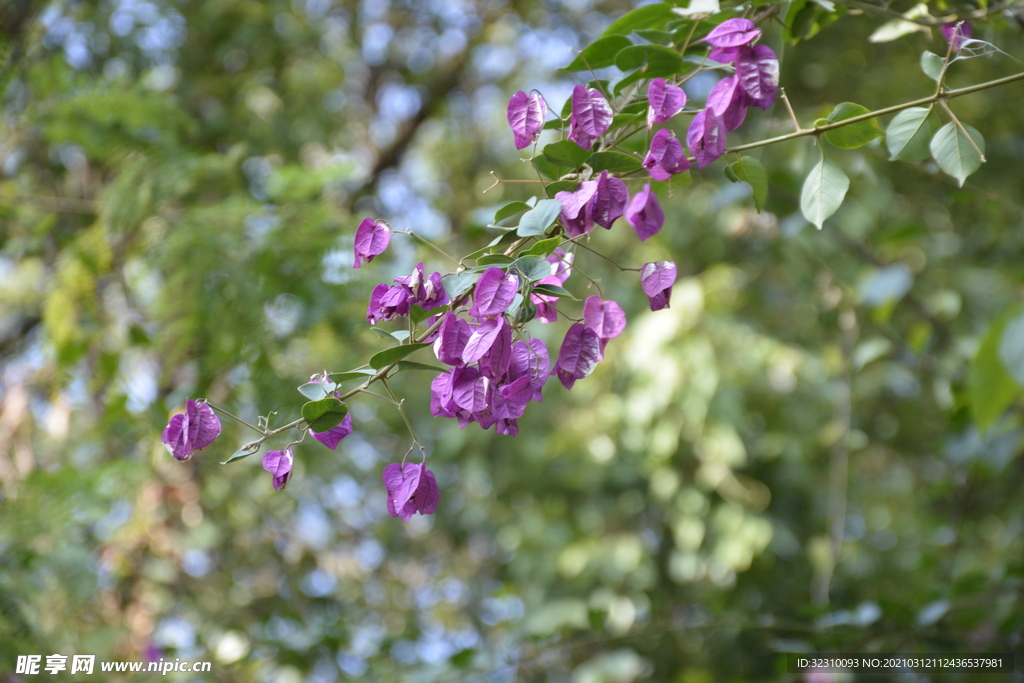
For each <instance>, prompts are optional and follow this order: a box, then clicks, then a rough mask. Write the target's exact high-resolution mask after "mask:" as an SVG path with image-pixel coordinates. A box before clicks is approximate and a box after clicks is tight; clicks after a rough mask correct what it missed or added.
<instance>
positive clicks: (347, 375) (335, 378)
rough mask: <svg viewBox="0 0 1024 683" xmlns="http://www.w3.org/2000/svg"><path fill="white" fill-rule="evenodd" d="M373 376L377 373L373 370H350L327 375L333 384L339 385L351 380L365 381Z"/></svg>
mask: <svg viewBox="0 0 1024 683" xmlns="http://www.w3.org/2000/svg"><path fill="white" fill-rule="evenodd" d="M375 374H377V373H376V372H374V371H373V370H371V369H369V368H365V369H363V370H350V371H349V372H335V373H333V374H330V375H328V377H329V378H330V380H331V381H332V382H334V383H335V384H341V383H342V382H347V381H349V380H352V379H366V378H367V377H369V376H370V375H375Z"/></svg>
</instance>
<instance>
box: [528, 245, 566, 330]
mask: <svg viewBox="0 0 1024 683" xmlns="http://www.w3.org/2000/svg"><path fill="white" fill-rule="evenodd" d="M570 255H571V254H570ZM536 284H538V285H558V286H559V287H560V286H562V284H563V283H562V280H560V279H559V278H558V276H557V275H548V276H547V277H545V278H541V279H540V280H538V281H537V283H536ZM530 301H532V302H533V303H534V305H535V306H537V320H539V321H541V322H542V323H553V322H555V321H556V320H558V311H557V310H555V302H556V301H558V297H557V296H553V295H551V294H540V293H538V292H531V293H530Z"/></svg>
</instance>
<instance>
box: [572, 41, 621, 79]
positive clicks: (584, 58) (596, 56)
mask: <svg viewBox="0 0 1024 683" xmlns="http://www.w3.org/2000/svg"><path fill="white" fill-rule="evenodd" d="M632 44H633V43H632V42H630V40H629V38H627V37H626V36H624V35H614V36H606V37H604V38H598V39H597V40H595V41H594V42H593V43H591V44H590V45H588V46H586V47H585V48H583V51H582V52H580V54H578V55H577V56H576V59H574V60H572V63H571V64H570V65H569V66H567V67H565V68H564V69H562V71H567V72H568V71H589V70H591V69H603V68H605V67H606V66H611V65H612V64H614V63H615V55H616V54H618V52H619V50H621V49H622V48H624V47H629V46H630V45H632Z"/></svg>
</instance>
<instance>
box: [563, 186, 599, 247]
mask: <svg viewBox="0 0 1024 683" xmlns="http://www.w3.org/2000/svg"><path fill="white" fill-rule="evenodd" d="M596 194H597V181H596V180H588V181H586V182H583V183H580V186H579V187H577V188H576V191H575V192H567V191H563V192H556V193H555V199H557V200H558V201H560V202H562V212H561V213H560V214H559V218H560V219H561V221H562V225H563V226H564V227H565V234H566V235H568V236H569V237H578V236H580V235H582V234H583V233H585V232H590V231H591V230H593V229H594V220H593V217H592V216H591V215H590V212H589V211H588V210H587V207H588V205H589V204H590V200H592V199H593V198H594V196H595V195H596Z"/></svg>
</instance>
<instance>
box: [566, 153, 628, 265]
mask: <svg viewBox="0 0 1024 683" xmlns="http://www.w3.org/2000/svg"><path fill="white" fill-rule="evenodd" d="M628 201H629V190H627V189H626V183H624V182H622V181H621V180H619V179H618V178H616V177H615V176H610V175H608V171H601V175H600V176H598V177H597V192H595V193H594V198H593V199H591V200H590V205H589V210H590V217H591V218H592V219H593V221H594V222H595V223H597V224H598V225H600V226H601V227H602V228H605V229H607V230H610V229H611V227H612V223H614V222H615V219H617V218H618V217H619V216H621V215H622V214H623V212H625V210H626V202H628ZM556 252H557V250H556Z"/></svg>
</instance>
